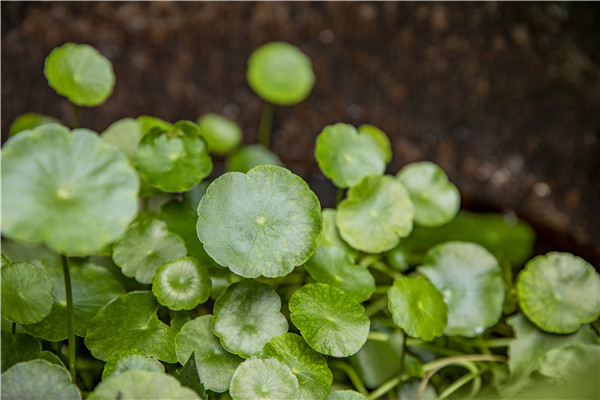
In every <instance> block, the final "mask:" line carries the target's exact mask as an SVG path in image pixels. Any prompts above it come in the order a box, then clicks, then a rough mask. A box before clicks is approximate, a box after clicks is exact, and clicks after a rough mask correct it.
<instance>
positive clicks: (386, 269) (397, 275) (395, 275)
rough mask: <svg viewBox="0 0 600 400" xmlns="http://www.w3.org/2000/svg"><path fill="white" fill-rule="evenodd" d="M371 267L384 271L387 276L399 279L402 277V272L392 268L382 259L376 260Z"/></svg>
mask: <svg viewBox="0 0 600 400" xmlns="http://www.w3.org/2000/svg"><path fill="white" fill-rule="evenodd" d="M370 268H373V269H374V270H377V271H379V272H383V273H384V274H386V275H387V276H389V277H390V278H392V279H398V278H401V277H402V274H401V273H400V272H398V271H394V270H393V269H391V268H390V267H388V266H387V265H385V264H384V263H382V262H381V261H375V262H374V263H372V264H371V265H370Z"/></svg>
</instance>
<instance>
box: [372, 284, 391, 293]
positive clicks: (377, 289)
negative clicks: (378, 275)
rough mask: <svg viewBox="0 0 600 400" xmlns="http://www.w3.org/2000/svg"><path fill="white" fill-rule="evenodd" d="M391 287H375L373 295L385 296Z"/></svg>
mask: <svg viewBox="0 0 600 400" xmlns="http://www.w3.org/2000/svg"><path fill="white" fill-rule="evenodd" d="M390 288H391V286H376V287H375V291H374V292H373V293H374V294H387V292H388V291H389V290H390Z"/></svg>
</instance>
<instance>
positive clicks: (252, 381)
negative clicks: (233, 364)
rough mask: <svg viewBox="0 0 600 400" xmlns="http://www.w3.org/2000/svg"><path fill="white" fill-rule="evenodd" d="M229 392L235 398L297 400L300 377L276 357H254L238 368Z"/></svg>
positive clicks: (239, 399) (246, 399) (243, 399)
mask: <svg viewBox="0 0 600 400" xmlns="http://www.w3.org/2000/svg"><path fill="white" fill-rule="evenodd" d="M229 394H230V395H231V398H232V399H233V400H273V399H277V400H297V399H298V395H299V386H298V379H297V378H296V376H295V375H294V374H293V373H292V371H291V370H290V369H289V368H288V367H287V366H286V365H285V364H283V363H280V362H279V361H278V360H277V359H275V358H271V357H268V358H258V357H252V358H250V359H248V360H246V361H244V362H243V363H242V364H240V366H239V367H238V368H237V369H236V371H235V373H234V374H233V378H232V379H231V389H230V390H229Z"/></svg>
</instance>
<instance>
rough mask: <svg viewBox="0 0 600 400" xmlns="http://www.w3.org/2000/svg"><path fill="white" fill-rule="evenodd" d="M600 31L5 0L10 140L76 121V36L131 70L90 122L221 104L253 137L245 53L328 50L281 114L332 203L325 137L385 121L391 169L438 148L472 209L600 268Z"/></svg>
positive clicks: (443, 16)
mask: <svg viewBox="0 0 600 400" xmlns="http://www.w3.org/2000/svg"><path fill="white" fill-rule="evenodd" d="M598 26H600V7H599V6H598V5H597V4H590V3H587V4H584V3H498V4H496V3H470V4H467V3H446V4H443V3H440V4H437V3H416V4H413V3H339V2H326V3H188V2H185V3H182V2H180V3H162V2H155V3H137V2H136V3H107V2H101V3H100V2H98V3H94V2H86V3H60V2H56V3H6V2H3V3H2V135H3V139H5V136H6V133H7V132H8V127H9V125H10V123H11V122H12V121H13V119H14V118H15V117H17V116H18V115H20V114H22V113H25V112H30V111H33V112H40V113H45V114H48V115H52V116H55V117H58V118H60V119H62V120H63V121H65V123H69V124H70V122H71V118H70V106H69V104H68V102H67V101H66V100H64V99H62V98H61V97H60V96H58V95H57V94H56V93H54V92H53V90H52V89H51V88H50V87H48V85H47V84H46V82H45V78H44V75H43V63H44V58H45V57H46V56H47V55H48V53H49V52H50V51H51V50H52V48H54V47H56V46H59V45H61V44H63V43H64V42H66V41H72V42H77V43H88V44H91V45H93V46H94V47H96V48H97V49H98V50H99V51H100V52H101V53H103V54H104V55H105V56H107V57H108V58H109V59H110V60H111V61H112V63H113V65H114V68H115V73H116V76H117V84H116V87H115V91H114V95H113V96H112V97H111V98H110V99H109V100H108V101H107V102H106V104H104V105H102V106H100V107H98V108H95V109H84V110H82V114H81V117H82V124H83V125H84V126H85V127H89V128H92V129H94V130H97V131H102V130H104V129H105V128H106V127H107V126H108V125H109V124H110V123H111V122H113V121H115V120H117V119H120V118H123V117H137V116H139V115H141V114H149V115H155V116H158V117H161V118H164V119H166V120H169V121H176V120H179V119H196V118H197V117H198V116H199V115H201V114H203V113H205V112H209V111H210V112H219V113H223V114H225V115H227V116H229V117H231V118H233V119H235V120H236V121H237V122H238V123H240V125H241V126H242V128H243V130H244V133H245V138H244V141H245V142H247V143H250V142H253V141H254V140H255V138H256V133H257V132H256V127H257V126H258V119H259V114H260V106H261V102H260V100H259V99H258V98H257V97H256V96H255V95H254V94H253V93H252V92H251V90H250V89H249V87H248V85H247V83H246V81H245V69H246V59H247V57H248V55H249V54H250V53H251V52H252V50H254V49H255V48H256V47H258V46H259V45H261V44H263V43H265V42H267V41H273V40H284V41H288V42H290V43H292V44H295V45H297V46H299V47H300V48H301V49H302V50H303V51H304V52H306V53H307V54H308V56H309V57H310V58H311V59H312V60H313V65H314V69H315V72H316V76H317V83H316V86H315V89H314V90H313V92H312V95H311V96H310V97H309V98H308V99H307V100H306V101H304V102H303V103H302V104H299V105H297V106H293V107H280V108H278V109H277V110H276V114H275V125H274V127H275V131H276V132H275V139H274V143H273V145H274V146H273V147H274V150H275V151H276V152H277V153H279V155H280V156H281V158H282V159H283V160H284V162H285V163H286V164H287V165H288V167H290V168H291V169H292V170H293V171H294V172H296V173H298V174H300V175H301V176H302V177H304V178H305V179H307V180H308V181H309V184H310V185H311V186H312V187H313V189H314V190H315V191H316V192H317V194H318V195H319V196H320V198H321V200H322V203H323V205H324V206H330V205H332V203H333V201H334V198H335V189H334V187H333V186H332V185H331V184H330V183H329V182H328V181H327V180H326V179H325V178H324V177H323V176H322V175H321V174H320V172H319V171H318V168H317V166H316V163H315V161H314V156H313V149H314V140H315V137H316V135H317V134H318V133H319V132H320V130H321V129H322V128H323V126H325V125H327V124H330V123H334V122H338V121H343V122H348V123H352V124H355V125H358V124H360V123H372V124H375V125H377V126H379V127H380V128H382V129H383V130H384V131H385V132H387V133H388V134H389V136H390V137H391V138H392V140H393V146H394V151H395V154H394V159H393V160H392V163H391V164H390V166H389V169H388V172H389V173H395V172H396V171H397V170H398V169H399V168H400V167H401V166H403V165H404V164H406V163H409V162H412V161H417V160H431V161H434V162H436V163H438V164H440V165H441V166H442V167H443V168H444V169H445V170H446V172H447V173H448V175H449V176H450V178H451V179H452V180H453V181H454V182H456V183H457V185H458V187H459V189H460V191H461V194H462V197H463V206H464V207H466V208H470V209H475V210H494V211H504V212H515V213H516V214H517V215H519V216H521V217H523V218H525V219H526V220H527V221H529V222H530V223H532V224H533V225H534V226H535V227H536V229H538V231H539V232H540V237H541V241H540V243H539V244H538V251H546V250H548V249H549V248H555V249H558V250H569V251H573V252H576V253H578V254H579V255H581V256H583V257H585V258H587V259H588V260H589V261H591V262H593V263H595V264H596V267H597V268H598V267H599V266H600V223H599V217H598V208H599V207H598V202H599V201H600V184H599V182H598V179H599V177H600V161H599V159H600V123H599V118H598V114H599V111H600V68H599V65H600V30H599V29H598ZM548 189H550V190H549V191H548Z"/></svg>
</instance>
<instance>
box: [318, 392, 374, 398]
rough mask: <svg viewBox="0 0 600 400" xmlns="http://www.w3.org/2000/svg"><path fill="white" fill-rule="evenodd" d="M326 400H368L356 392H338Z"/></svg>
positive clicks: (331, 394)
mask: <svg viewBox="0 0 600 400" xmlns="http://www.w3.org/2000/svg"><path fill="white" fill-rule="evenodd" d="M325 400H367V398H366V397H365V396H363V395H362V394H360V393H358V392H355V391H354V390H336V391H334V392H331V393H330V394H329V396H327V398H326V399H325Z"/></svg>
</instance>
